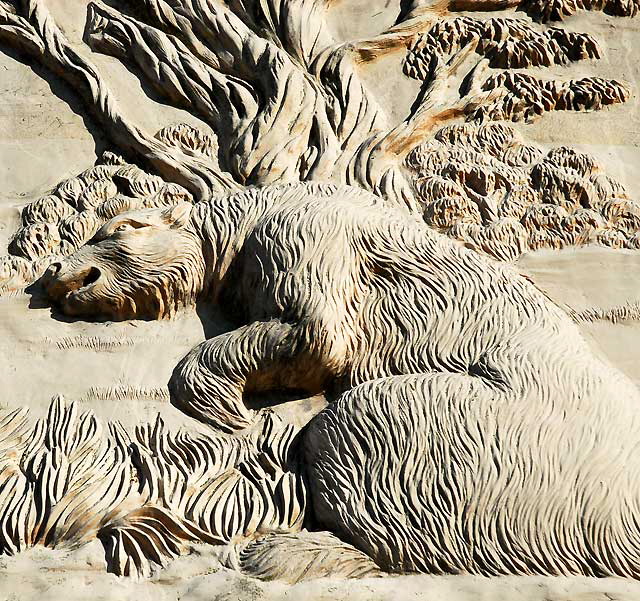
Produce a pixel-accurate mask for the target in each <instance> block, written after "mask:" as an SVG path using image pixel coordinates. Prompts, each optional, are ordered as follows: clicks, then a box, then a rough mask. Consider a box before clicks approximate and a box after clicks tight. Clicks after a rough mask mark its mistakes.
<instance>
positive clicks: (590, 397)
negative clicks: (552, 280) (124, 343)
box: [45, 184, 640, 577]
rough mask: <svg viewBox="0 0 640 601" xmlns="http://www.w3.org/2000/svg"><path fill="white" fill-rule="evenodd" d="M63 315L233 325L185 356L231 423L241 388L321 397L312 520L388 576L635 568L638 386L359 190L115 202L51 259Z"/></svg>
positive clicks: (468, 258) (308, 456) (566, 325)
mask: <svg viewBox="0 0 640 601" xmlns="http://www.w3.org/2000/svg"><path fill="white" fill-rule="evenodd" d="M45 287H46V289H47V290H48V292H49V294H50V295H51V297H52V298H53V299H54V300H55V301H56V302H57V303H58V304H59V306H60V307H61V308H62V310H63V311H65V312H67V313H69V314H71V315H88V316H92V315H102V316H105V317H108V318H111V319H125V318H133V317H144V318H156V317H162V316H165V315H170V314H172V313H173V312H174V311H175V310H176V309H177V308H179V307H181V306H184V305H187V304H189V303H193V302H195V300H196V299H197V298H208V299H210V300H213V301H215V302H217V303H218V304H220V305H221V306H222V307H227V308H229V309H230V310H231V313H232V317H233V318H234V319H235V320H236V321H237V324H238V327H237V329H235V330H233V331H231V332H229V333H227V334H223V335H220V336H217V337H215V338H212V339H210V340H207V341H206V342H204V343H202V344H201V345H199V346H198V347H196V348H195V349H193V351H192V352H191V353H189V355H187V357H185V358H184V359H183V360H182V361H181V363H180V364H179V365H178V367H177V368H176V370H175V372H174V375H173V377H172V381H171V390H172V396H173V399H174V402H175V403H176V404H177V405H178V406H180V407H182V408H183V409H184V410H185V411H187V412H188V413H190V414H191V415H194V416H196V417H197V418H199V419H201V420H204V421H206V422H208V423H210V424H213V425H215V426H217V427H219V428H222V429H226V430H236V429H240V428H244V427H246V426H249V425H250V424H251V423H252V421H253V420H254V418H255V415H254V412H253V411H252V410H250V409H248V408H247V407H246V406H245V404H244V403H243V394H245V393H246V392H248V391H251V390H267V389H270V388H282V387H293V388H304V389H308V390H310V391H318V390H329V389H331V390H332V391H333V394H334V396H335V397H336V400H335V401H334V402H333V403H332V404H331V405H330V406H329V407H328V408H327V409H325V410H324V411H323V412H322V413H320V414H319V415H318V416H316V418H314V420H313V421H312V422H311V424H310V425H309V426H308V428H307V430H306V431H305V432H304V433H303V438H302V448H303V450H304V461H303V463H304V472H305V477H306V478H307V481H308V482H307V483H308V488H309V493H310V496H311V500H312V503H313V507H314V510H315V523H316V524H317V525H319V526H322V527H325V528H327V529H329V530H331V531H333V532H334V533H336V534H338V535H339V536H340V537H341V538H343V539H344V540H346V541H348V542H350V543H352V544H354V545H355V546H356V547H358V548H360V549H361V550H363V551H365V552H366V553H367V554H368V555H369V556H370V557H372V558H373V559H374V560H375V561H376V562H377V564H378V565H379V566H380V567H382V568H383V569H385V570H390V571H414V570H418V571H427V572H460V571H470V572H476V573H484V574H502V573H528V572H530V573H543V574H558V573H583V574H592V575H606V574H619V575H631V576H635V577H640V476H639V474H640V460H639V459H638V456H639V453H638V451H639V450H640V418H639V417H638V415H639V413H640V412H639V409H640V394H639V392H638V390H637V389H636V388H635V387H634V386H633V384H632V383H631V382H630V381H629V380H627V379H626V378H625V377H624V376H623V375H622V374H620V373H618V372H617V371H615V370H614V369H612V368H611V367H609V366H608V365H606V364H605V363H603V362H602V361H601V360H599V359H598V358H597V357H596V356H595V355H594V353H593V352H592V351H591V349H590V348H589V347H588V345H587V343H586V342H585V341H584V340H583V338H582V336H581V334H580V332H579V330H578V328H577V327H576V326H575V324H574V323H573V322H572V321H571V320H570V319H569V317H568V316H567V315H566V314H565V313H564V312H563V311H562V310H560V309H559V308H558V307H556V306H555V305H554V304H553V303H552V302H550V301H549V300H548V299H547V298H546V297H545V296H544V295H543V294H542V293H541V292H540V291H538V290H537V289H536V288H535V287H534V286H533V285H532V284H530V283H529V282H528V281H527V280H526V279H524V278H522V277H520V276H519V275H518V274H517V273H516V272H515V271H514V270H513V269H512V268H511V267H509V266H507V265H504V264H498V263H495V262H493V261H490V260H488V259H485V258H483V257H482V256H480V255H479V254H477V253H476V252H474V251H472V250H469V249H466V248H464V247H462V246H461V245H460V244H458V243H455V242H453V241H451V240H449V239H447V238H445V237H444V236H442V235H440V234H438V233H436V232H434V231H432V230H431V229H429V228H428V227H427V226H426V225H425V224H424V223H423V222H421V221H420V220H419V219H417V218H414V217H412V216H411V215H409V213H407V212H404V211H402V210H400V209H391V208H385V207H383V206H380V201H378V200H377V199H376V198H375V197H374V196H372V195H369V194H368V193H365V192H363V191H360V190H356V189H353V188H347V187H336V186H332V185H325V184H292V185H287V186H271V187H267V188H263V189H249V190H246V191H244V192H241V193H238V194H234V195H232V196H227V197H224V198H216V199H214V200H212V201H210V202H207V203H200V204H198V205H196V206H194V207H193V208H191V207H190V206H189V205H180V206H178V207H174V208H172V209H167V210H165V211H161V210H149V211H140V212H132V213H125V214H122V215H120V216H118V217H116V218H115V219H113V220H112V221H110V222H109V223H107V224H106V225H105V226H104V227H103V228H102V229H101V230H100V231H99V232H98V234H97V235H96V237H95V238H94V240H93V241H92V242H91V243H90V244H89V245H87V246H85V247H83V248H82V249H80V250H79V251H78V252H77V253H76V254H74V255H72V256H71V257H69V258H68V259H67V260H66V261H65V262H64V263H59V264H54V265H52V266H51V268H50V269H49V271H48V273H47V274H46V276H45Z"/></svg>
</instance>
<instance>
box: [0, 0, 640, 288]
mask: <svg viewBox="0 0 640 601" xmlns="http://www.w3.org/2000/svg"><path fill="white" fill-rule="evenodd" d="M120 4H123V5H124V7H125V8H126V6H127V3H126V2H124V3H120ZM130 4H131V8H133V6H134V4H135V8H136V10H135V15H136V16H135V17H134V16H132V13H130V12H128V11H127V10H125V8H122V9H116V8H113V7H112V6H108V5H106V4H105V3H103V2H100V1H99V0H98V1H95V2H92V3H90V4H89V7H88V11H87V25H86V31H85V41H86V42H87V44H88V45H89V46H90V47H91V48H92V49H93V50H94V51H98V52H102V53H106V54H109V55H112V56H114V57H117V58H118V59H120V60H122V61H123V62H126V63H127V64H128V65H129V67H130V68H132V69H134V70H135V71H136V72H137V73H139V75H140V77H141V78H143V79H144V80H145V81H146V82H147V83H148V84H150V85H151V86H152V87H153V88H154V89H155V90H156V91H157V93H158V94H160V95H161V96H162V98H163V99H164V100H165V101H166V102H167V103H169V104H172V105H174V106H176V107H181V108H183V109H186V110H189V111H190V112H192V113H193V114H194V115H195V116H197V117H199V118H200V119H201V120H202V121H203V123H206V124H207V125H208V126H210V128H211V130H212V131H213V132H214V135H213V136H211V135H210V134H208V133H206V132H204V131H200V130H199V129H197V128H193V127H190V126H186V125H182V126H169V127H167V128H164V129H163V130H161V131H160V132H158V133H157V134H156V135H155V136H152V135H149V134H146V133H145V132H142V131H141V130H140V128H139V127H137V126H136V125H135V124H133V123H130V122H128V121H127V120H126V119H125V118H124V117H123V116H122V114H121V112H120V110H119V108H118V105H117V102H116V101H115V99H114V98H113V95H112V93H111V92H110V91H109V88H108V86H107V84H106V83H105V80H104V79H103V78H102V77H101V75H100V73H99V71H98V70H97V69H96V68H95V67H94V66H93V65H92V64H91V63H90V62H89V61H88V60H87V59H85V58H83V57H82V56H80V55H79V54H78V53H77V52H76V51H75V50H74V49H73V48H72V47H71V45H70V44H69V43H68V41H67V40H66V39H65V37H64V35H63V34H62V32H61V31H60V30H59V28H58V27H57V26H56V24H55V23H54V21H53V19H52V18H51V16H50V15H49V13H48V11H47V8H46V0H12V1H8V0H2V1H1V2H0V40H3V41H5V42H7V43H9V44H12V45H13V46H15V47H17V48H18V49H19V50H20V51H21V52H24V53H26V54H29V55H30V56H31V57H32V58H35V59H36V60H37V61H39V62H41V63H42V64H43V65H45V66H46V67H48V68H49V69H50V70H52V71H53V72H54V73H55V74H57V75H58V76H60V77H62V78H63V79H65V80H66V81H67V82H69V84H70V85H71V86H72V87H73V88H74V90H76V91H77V93H78V94H80V95H81V96H82V98H83V99H84V101H85V104H86V106H87V108H88V110H90V111H91V112H92V113H93V115H94V117H95V118H97V119H98V121H99V122H100V123H101V125H102V126H103V129H104V131H105V132H106V133H107V135H108V136H109V138H110V139H111V141H112V142H113V145H114V150H116V151H117V152H119V153H120V154H122V155H123V156H125V157H127V159H128V160H130V161H131V162H132V163H137V164H138V165H139V166H140V167H142V168H144V169H146V170H147V171H148V172H149V173H150V174H154V175H157V176H160V178H162V180H160V179H154V177H153V176H152V175H148V174H145V173H144V172H143V171H136V169H135V167H134V166H129V165H125V164H124V161H122V160H121V159H119V158H117V157H115V156H114V155H111V154H109V155H108V156H107V157H105V158H104V159H103V163H104V166H103V169H102V170H101V171H99V172H91V174H89V175H87V174H86V173H85V174H81V175H80V176H79V178H78V179H77V180H76V183H71V180H70V181H69V182H63V183H62V184H61V186H59V187H58V189H57V190H56V191H54V193H53V194H51V195H49V196H47V197H44V198H43V199H39V200H37V201H36V203H35V204H34V205H32V206H31V207H29V208H27V209H26V210H25V212H24V214H23V220H24V225H25V227H24V228H23V229H22V230H21V231H20V232H18V234H17V235H16V238H15V240H14V241H13V243H12V246H11V248H10V255H8V256H6V257H4V258H2V259H1V260H0V276H1V277H2V278H3V286H4V289H7V288H12V287H16V286H19V285H20V284H21V283H24V282H26V281H30V280H32V279H34V278H35V277H37V276H38V275H39V274H40V273H41V272H42V270H43V268H44V267H45V266H46V264H47V263H48V262H50V260H51V259H52V257H54V256H56V255H58V254H63V255H64V254H68V252H70V251H72V250H74V249H75V248H77V246H78V245H79V244H81V243H82V242H84V241H85V240H87V239H88V238H90V237H91V235H92V234H93V232H94V231H95V229H96V228H97V227H98V226H99V224H100V223H102V222H104V221H105V220H106V219H108V218H109V217H111V216H113V215H114V214H117V213H118V212H122V211H124V210H127V209H129V208H133V207H134V206H139V205H140V204H142V205H150V206H157V204H159V203H167V204H168V203H170V202H172V201H175V200H176V198H178V197H179V198H189V197H190V198H191V199H193V200H194V201H201V200H206V199H207V198H209V197H210V196H211V195H215V194H220V193H223V192H225V191H230V190H234V189H237V188H240V187H242V186H248V185H263V184H268V183H274V182H284V181H299V180H302V181H305V180H317V181H334V182H337V183H347V184H351V185H355V186H359V187H362V188H364V189H367V190H370V191H372V192H373V193H375V194H377V195H379V196H381V197H383V198H385V199H386V200H387V201H388V202H389V203H393V204H400V205H405V206H407V207H408V208H409V209H410V210H412V211H415V212H419V213H422V214H423V215H424V216H425V219H426V220H427V221H428V222H429V223H430V224H431V225H432V226H434V227H437V228H439V229H441V230H443V231H446V232H448V233H449V234H450V235H453V236H455V237H458V238H460V239H462V240H466V241H467V242H470V243H472V244H473V245H475V246H476V247H478V248H482V249H483V250H484V251H486V252H488V253H489V254H492V255H493V256H495V257H498V258H503V259H511V258H514V257H517V256H518V255H519V254H520V253H521V252H523V251H525V250H527V249H529V248H537V247H540V246H551V247H562V246H565V245H568V244H584V243H588V242H594V241H597V242H600V243H603V244H607V245H610V246H626V247H629V248H637V247H638V237H637V236H636V235H635V234H636V233H637V229H638V225H639V224H640V221H639V220H640V208H639V207H638V205H636V203H634V202H633V201H632V200H631V199H629V198H628V195H627V194H626V192H625V191H624V189H623V188H622V186H620V185H619V184H618V183H617V182H614V181H612V180H611V179H610V178H608V177H607V176H606V175H604V174H603V173H602V172H601V171H602V170H601V169H600V167H599V166H598V165H597V164H596V163H595V162H594V161H592V160H591V159H590V157H586V156H583V155H578V154H576V153H572V152H571V151H570V150H568V149H565V150H562V149H560V150H559V151H553V152H552V153H550V154H548V155H547V156H543V154H542V153H541V151H539V150H538V149H537V148H536V147H534V146H531V145H528V144H526V143H525V142H524V140H523V139H522V138H521V137H520V136H519V135H516V133H515V132H514V131H513V130H512V129H511V128H509V127H507V126H506V125H504V124H500V125H497V126H494V125H493V123H494V122H504V121H526V122H530V121H533V120H535V119H537V118H538V117H539V116H541V115H542V114H543V113H545V112H547V111H551V110H573V111H584V110H598V109H600V108H602V107H604V106H607V105H611V104H616V103H621V102H625V101H626V100H627V99H628V98H629V95H630V91H629V89H628V87H627V86H626V85H625V84H623V83H619V82H616V81H610V80H604V79H599V78H583V79H580V80H570V81H558V80H553V79H543V78H540V77H534V76H533V75H529V74H526V73H523V72H522V71H514V69H526V68H528V67H539V68H546V67H551V66H554V65H567V64H568V63H570V62H573V61H581V60H597V59H598V58H600V56H601V53H602V50H601V48H600V46H599V44H598V41H597V40H596V39H595V38H594V37H593V36H591V35H589V34H581V33H574V32H569V31H566V30H564V29H561V28H557V27H546V26H537V25H534V24H533V23H532V22H531V21H530V20H529V19H527V18H526V14H527V13H528V14H529V15H531V16H532V17H534V18H535V19H537V20H539V21H541V22H547V21H550V20H558V19H561V18H563V17H564V16H567V15H569V14H571V13H573V12H575V11H576V10H578V9H585V10H604V11H605V12H608V13H610V14H616V15H628V16H633V15H635V13H636V12H637V8H638V5H637V2H634V1H631V0H630V1H628V2H607V1H604V0H600V1H598V2H574V1H571V2H568V1H563V0H559V1H557V2H544V3H541V2H536V1H531V0H522V1H514V0H450V1H449V2H444V3H443V2H428V1H426V0H416V1H414V2H413V3H408V4H407V5H405V6H404V7H403V8H402V10H401V11H400V14H399V16H398V18H397V20H396V22H395V23H394V24H393V25H392V26H391V27H390V28H389V29H388V30H386V31H383V32H381V33H380V34H379V35H378V36H374V37H372V38H369V39H361V40H351V41H348V42H340V41H337V40H336V39H335V38H334V37H333V35H332V33H331V31H330V29H329V27H328V26H327V20H326V15H327V12H328V11H330V10H331V6H330V5H329V4H323V3H321V2H316V1H312V0H299V1H294V0H267V1H265V2H253V1H251V0H229V1H226V2H225V1H222V0H143V1H142V2H137V3H130ZM513 7H517V8H520V9H521V10H522V11H523V12H516V13H512V14H511V15H510V16H509V18H506V17H502V16H496V17H491V18H487V17H484V16H483V17H478V18H476V17H472V16H469V14H473V12H474V11H497V12H498V13H499V12H500V11H503V10H505V9H510V8H513ZM461 11H465V15H459V14H458V13H459V12H461ZM396 51H400V52H406V57H405V60H404V62H403V70H404V74H405V75H406V76H408V77H411V78H414V79H417V80H419V81H420V83H421V89H420V92H419V94H418V96H417V97H416V99H415V101H414V103H413V105H412V107H411V110H410V111H409V114H408V115H407V116H406V118H405V119H404V120H402V121H401V122H400V123H395V124H394V123H391V122H390V119H389V116H388V115H387V114H386V113H385V111H384V110H383V109H382V107H381V106H380V105H379V103H378V101H377V99H376V97H375V94H373V93H372V91H371V90H369V89H368V88H367V87H366V86H365V84H364V83H363V79H362V77H361V71H362V69H366V67H367V65H368V64H369V63H371V62H374V61H376V60H378V59H379V58H381V57H382V56H384V55H386V54H388V53H391V52H396ZM465 121H466V122H467V124H466V125H463V123H464V122H465ZM449 124H450V125H449ZM445 126H446V127H445ZM443 127H444V129H442V128H443ZM584 164H588V168H587V170H586V171H585V170H584V169H583V168H582V167H583V165H584ZM132 179H133V180H135V181H137V182H138V183H137V185H132V183H131V181H132ZM143 181H144V182H146V183H144V184H141V182H143ZM96 182H100V183H96ZM169 183H173V184H174V185H173V186H171V185H169ZM132 186H133V187H132ZM158 193H159V194H160V198H159V197H158ZM81 196H82V197H83V200H82V201H80V197H81ZM152 196H153V198H150V197H152ZM136 199H137V200H136ZM546 204H552V205H555V207H556V208H554V209H549V208H548V207H545V206H544V205H546ZM612 204H613V205H614V206H615V207H616V208H611V205H612ZM69 205H71V207H69ZM620 207H622V208H620ZM550 210H551V211H552V212H553V211H555V213H554V218H553V219H548V218H546V221H545V224H544V225H543V224H541V222H540V219H538V218H537V217H535V215H536V214H537V213H538V212H540V211H542V212H545V211H546V212H547V213H548V212H549V211H550ZM563 211H565V212H563ZM565 213H566V214H565ZM621 213H624V215H626V216H627V217H629V216H631V218H630V219H626V218H625V219H623V218H621V217H620V214H621Z"/></svg>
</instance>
